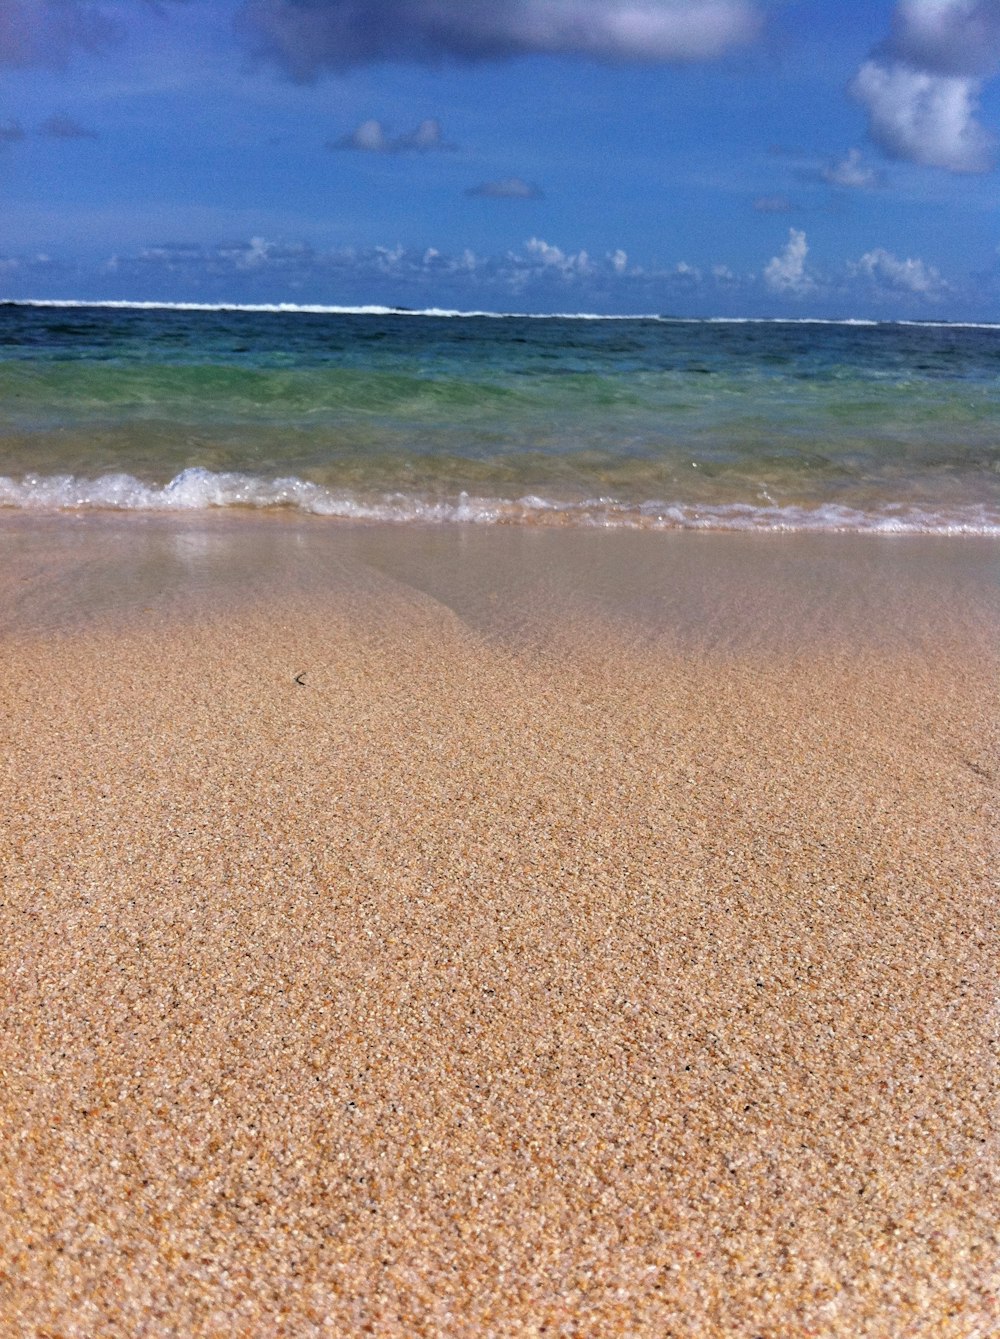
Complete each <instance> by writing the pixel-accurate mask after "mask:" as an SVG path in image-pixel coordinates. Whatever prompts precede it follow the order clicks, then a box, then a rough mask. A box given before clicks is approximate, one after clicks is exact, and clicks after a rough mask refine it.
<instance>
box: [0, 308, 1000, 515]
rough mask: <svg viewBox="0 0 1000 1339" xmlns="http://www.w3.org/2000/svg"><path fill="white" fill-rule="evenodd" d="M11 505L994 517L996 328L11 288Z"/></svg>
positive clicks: (999, 386) (3, 494) (999, 477)
mask: <svg viewBox="0 0 1000 1339" xmlns="http://www.w3.org/2000/svg"><path fill="white" fill-rule="evenodd" d="M0 507H3V508H21V509H36V510H38V509H41V510H49V511H56V510H63V511H76V510H79V509H95V508H96V509H100V508H104V509H138V510H164V511H178V510H189V511H196V510H198V509H207V508H220V507H222V508H232V509H238V508H244V509H245V508H257V509H260V508H285V509H297V510H300V511H304V512H310V513H315V514H318V515H321V516H327V517H331V518H336V517H348V518H372V519H382V520H391V521H399V522H406V521H410V520H417V521H433V522H443V523H447V522H467V523H480V524H531V525H541V524H545V525H563V526H586V527H593V526H601V527H619V528H633V529H670V528H706V529H711V528H721V529H750V530H821V531H822V530H841V531H843V530H862V531H893V532H912V531H918V532H930V533H937V532H940V533H951V534H980V535H997V534H1000V325H996V326H993V325H990V326H987V325H976V326H972V325H952V324H946V323H937V324H928V323H905V322H902V323H871V322H867V323H865V322H818V321H691V320H675V319H670V318H666V317H653V316H648V317H635V318H599V317H585V316H554V317H529V316H499V315H492V314H489V313H478V314H476V313H473V314H461V313H447V312H423V313H415V312H402V311H394V310H385V309H369V310H363V311H344V310H329V309H315V308H295V309H290V308H254V309H248V308H240V309H234V308H223V309H219V308H198V307H191V306H186V307H159V306H126V305H120V304H108V305H103V306H100V305H99V306H86V305H77V304H15V303H8V304H3V305H0Z"/></svg>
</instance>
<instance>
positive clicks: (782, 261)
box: [764, 228, 815, 293]
mask: <svg viewBox="0 0 1000 1339" xmlns="http://www.w3.org/2000/svg"><path fill="white" fill-rule="evenodd" d="M808 254H809V245H808V243H807V242H806V235H805V233H804V232H803V231H802V230H801V229H800V228H789V230H788V241H787V242H786V243H785V245H784V248H783V249H782V251H781V253H780V254H779V255H777V256H774V257H773V258H772V259H771V260H769V261H768V263H767V265H766V266H765V267H764V283H765V284H766V285H767V287H768V288H769V289H770V290H771V291H772V292H773V293H808V292H809V291H810V290H811V289H813V288H814V287H815V281H814V280H813V279H812V277H811V276H810V275H809V273H808V271H807V270H806V256H807V255H808Z"/></svg>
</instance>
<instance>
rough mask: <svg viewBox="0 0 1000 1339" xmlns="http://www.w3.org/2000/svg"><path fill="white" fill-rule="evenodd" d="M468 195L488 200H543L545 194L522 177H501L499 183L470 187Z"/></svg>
mask: <svg viewBox="0 0 1000 1339" xmlns="http://www.w3.org/2000/svg"><path fill="white" fill-rule="evenodd" d="M465 193H466V195H470V196H480V197H482V198H483V199H486V200H542V199H544V192H543V191H542V189H541V188H540V187H539V186H536V185H534V183H533V182H530V181H522V180H521V178H520V177H501V179H500V180H499V181H482V182H480V183H479V185H478V186H470V187H469V188H468V190H467V191H466V192H465Z"/></svg>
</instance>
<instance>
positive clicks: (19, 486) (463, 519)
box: [0, 468, 1000, 536]
mask: <svg viewBox="0 0 1000 1339" xmlns="http://www.w3.org/2000/svg"><path fill="white" fill-rule="evenodd" d="M0 507H7V508H15V509H18V510H22V511H38V512H43V511H47V512H52V511H84V510H114V511H140V512H151V511H155V512H191V511H207V510H211V509H215V508H227V509H228V508H233V509H238V508H248V509H256V510H262V509H279V508H280V509H287V510H291V511H296V512H300V513H306V514H310V515H314V516H327V517H333V518H341V519H344V520H354V521H382V522H393V523H397V524H406V523H412V522H423V523H430V524H447V523H453V524H454V523H459V524H467V525H532V526H538V525H544V526H564V527H585V528H603V529H615V530H744V531H747V530H749V531H762V532H773V533H781V532H800V531H812V532H824V531H825V532H854V533H859V532H864V533H874V534H884V535H905V534H935V535H979V536H1000V512H997V511H993V510H991V509H990V508H988V507H984V506H962V507H954V508H951V509H948V510H940V511H931V510H928V509H922V508H919V507H914V506H903V505H897V504H887V505H885V506H883V507H880V508H878V509H874V510H872V511H860V510H857V509H855V508H852V507H845V506H841V505H837V504H831V503H826V504H823V505H819V506H815V507H803V506H778V505H773V504H769V505H766V506H758V505H754V504H751V503H744V502H731V503H717V504H700V503H699V504H695V503H684V502H663V501H646V502H640V503H627V502H621V501H617V500H616V499H614V498H592V499H588V500H586V501H583V502H564V501H559V500H556V499H548V498H542V497H535V496H527V497H520V498H517V499H513V500H509V499H503V498H488V497H473V496H470V495H469V494H467V493H461V494H459V495H458V496H457V497H455V498H451V499H443V500H442V499H434V498H427V497H420V496H416V495H410V494H406V493H385V494H380V495H377V496H362V495H355V494H351V493H347V492H341V491H335V490H331V489H328V488H324V487H323V486H322V485H320V484H316V483H311V482H309V481H307V480H304V479H298V478H294V477H288V478H279V479H266V478H263V477H261V476H257V475H252V474H243V473H219V472H214V471H212V470H206V469H201V468H193V469H186V470H183V471H182V472H181V473H180V474H178V475H177V476H176V477H175V478H173V479H171V480H170V482H169V483H167V484H163V485H159V484H149V483H143V482H142V481H141V480H139V479H136V478H135V477H134V476H133V475H130V474H105V475H101V476H100V477H98V478H92V479H88V478H81V477H78V476H75V475H69V474H56V475H30V474H29V475H26V476H25V477H23V478H22V479H20V480H15V479H12V478H5V477H2V476H0Z"/></svg>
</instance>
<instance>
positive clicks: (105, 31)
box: [0, 0, 120, 66]
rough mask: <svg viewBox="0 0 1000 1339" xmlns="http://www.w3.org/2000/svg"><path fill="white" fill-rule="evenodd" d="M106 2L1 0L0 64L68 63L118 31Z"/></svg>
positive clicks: (116, 23) (101, 46)
mask: <svg viewBox="0 0 1000 1339" xmlns="http://www.w3.org/2000/svg"><path fill="white" fill-rule="evenodd" d="M119 32H120V25H119V23H118V22H117V21H116V20H115V19H114V18H112V17H111V15H110V14H109V13H108V11H107V6H105V5H101V4H90V3H86V0H0V65H14V66H28V65H55V66H60V65H65V63H66V61H67V60H68V59H69V57H70V55H71V54H72V53H73V52H74V51H77V50H84V51H100V50H101V49H102V48H104V47H106V46H107V45H108V44H109V43H110V42H112V41H114V40H115V38H116V37H117V36H118V35H119Z"/></svg>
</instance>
